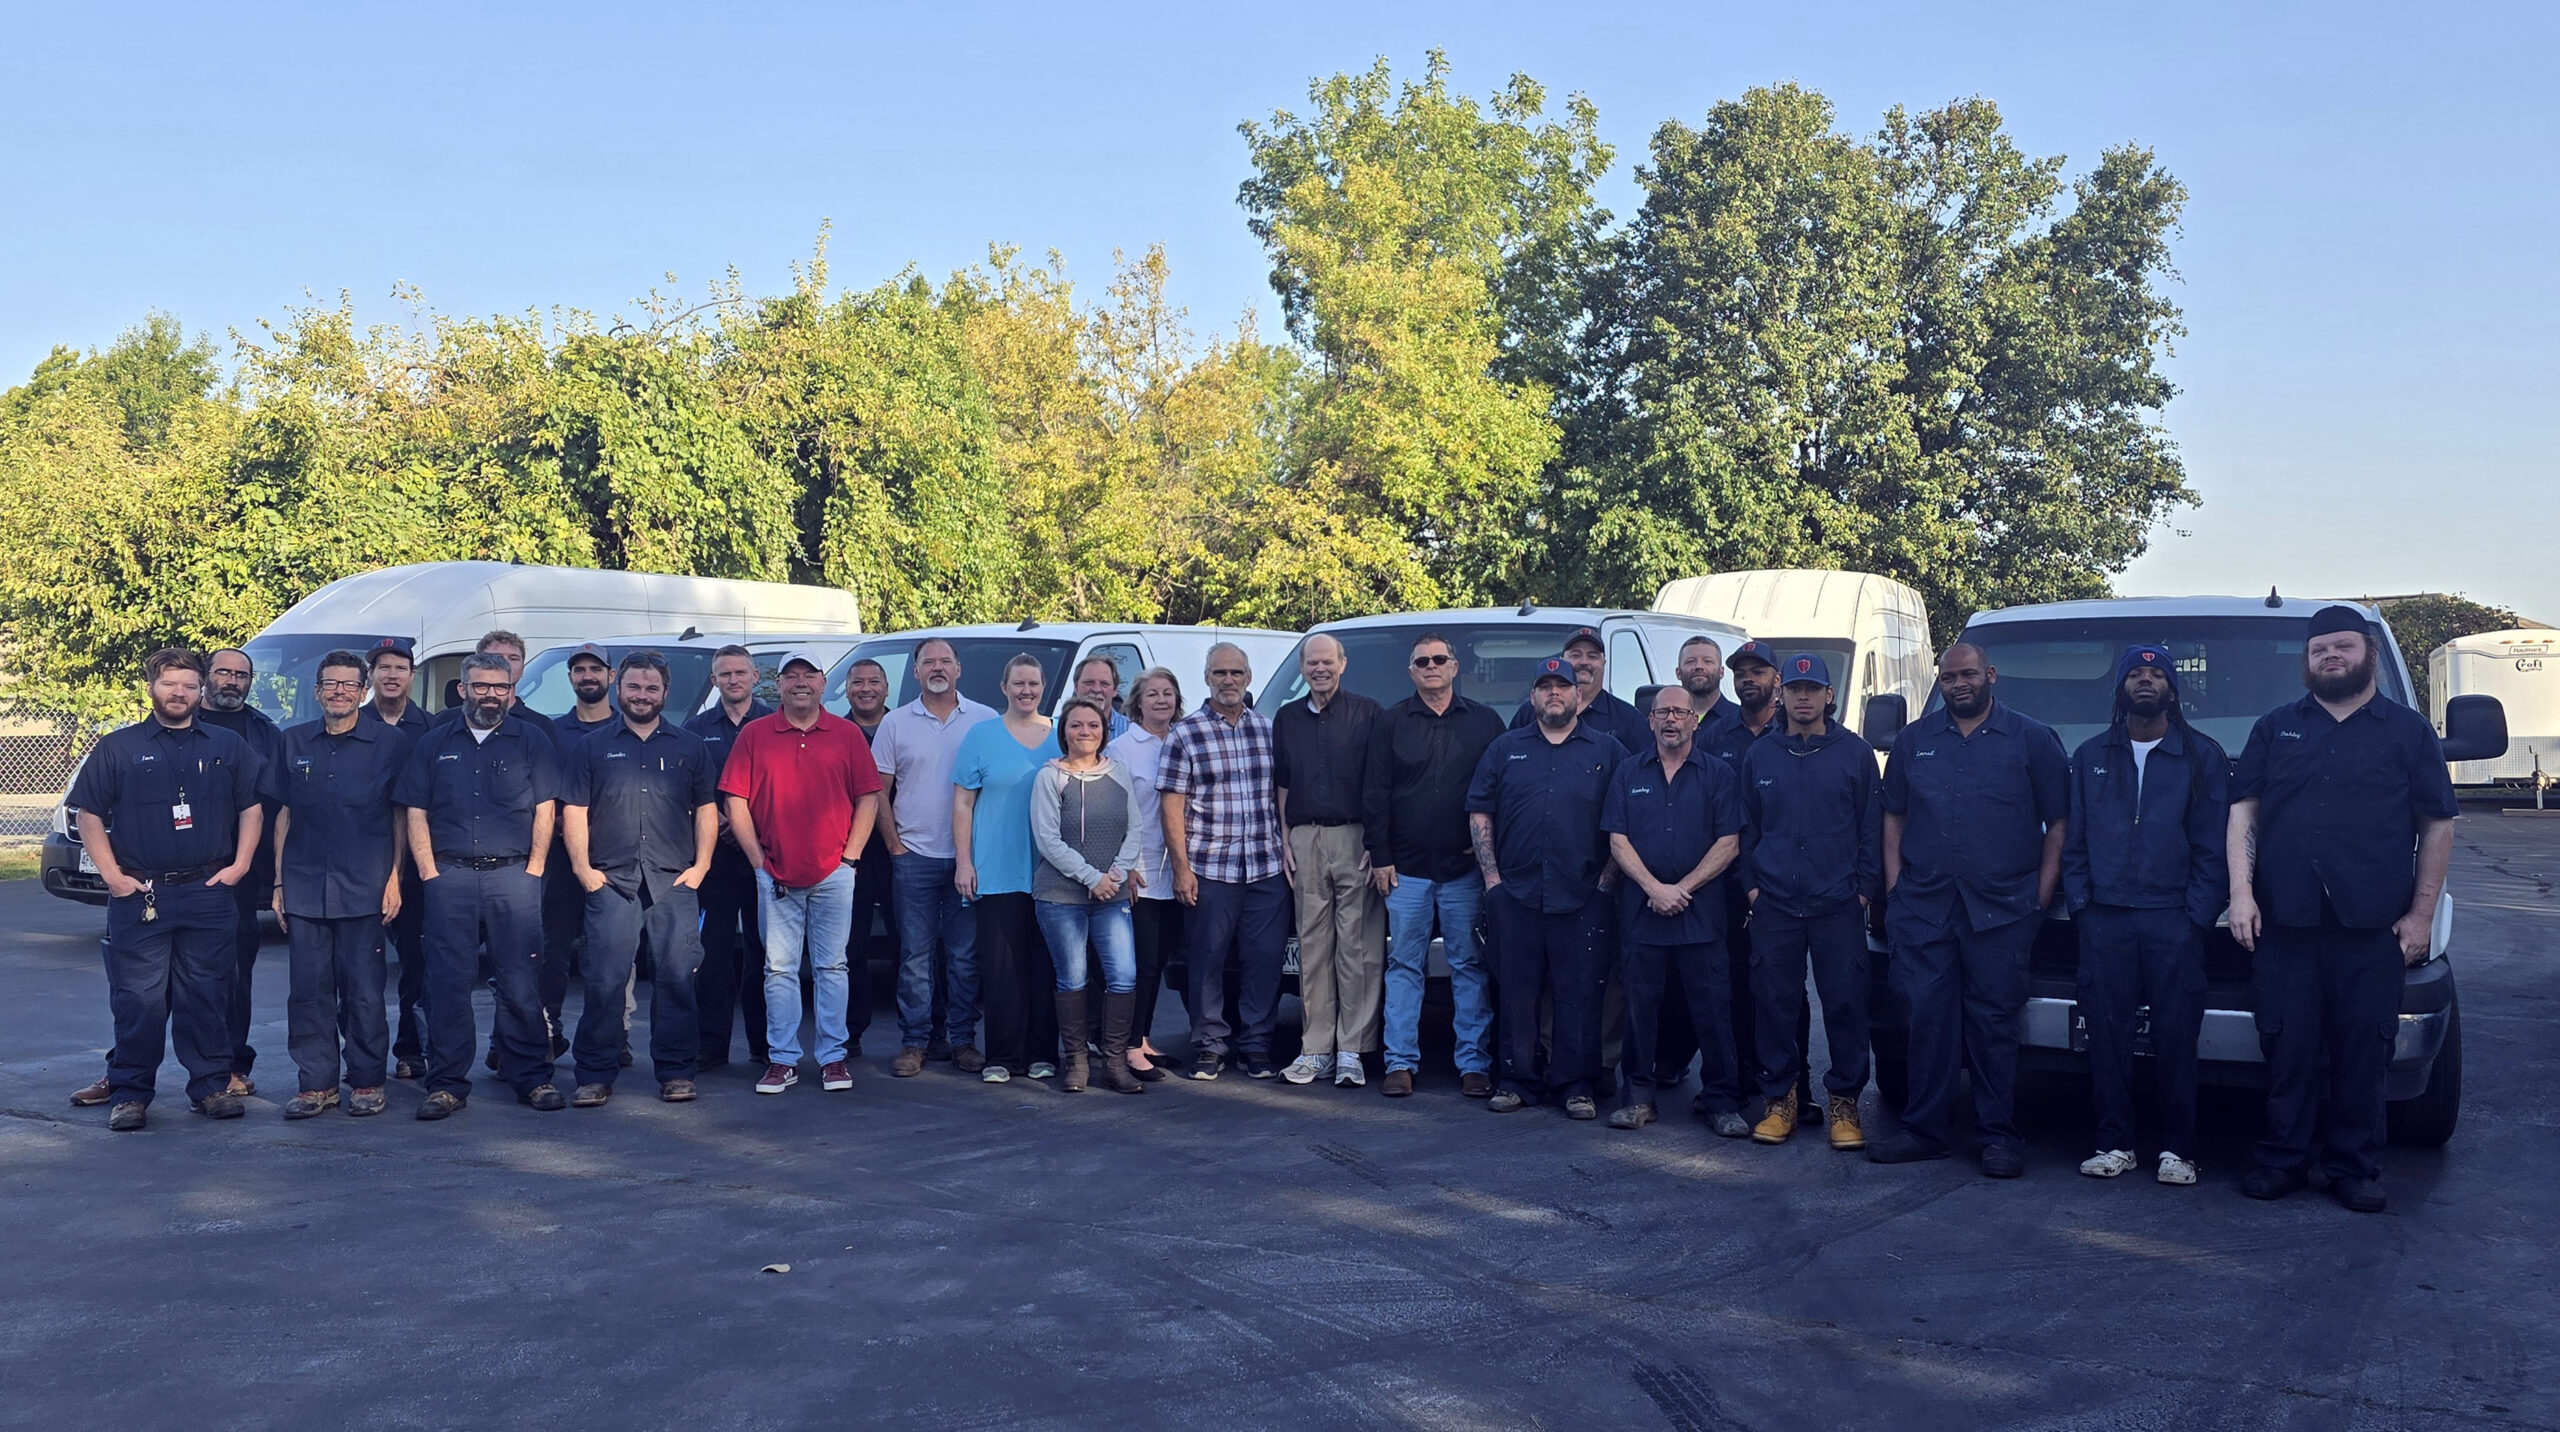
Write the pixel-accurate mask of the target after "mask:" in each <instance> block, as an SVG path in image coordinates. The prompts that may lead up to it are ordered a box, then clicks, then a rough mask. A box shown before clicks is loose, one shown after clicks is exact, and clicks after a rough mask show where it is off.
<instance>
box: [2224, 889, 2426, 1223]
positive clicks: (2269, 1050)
mask: <svg viewBox="0 0 2560 1432" xmlns="http://www.w3.org/2000/svg"><path fill="white" fill-rule="evenodd" d="M2322 913H2323V914H2324V915H2325V914H2327V913H2328V912H2327V911H2325V910H2324V911H2323V912H2322ZM2255 964H2256V969H2257V986H2258V999H2257V1004H2258V1046H2259V1048H2260V1049H2261V1050H2263V1051H2264V1052H2265V1054H2266V1060H2267V1132H2266V1136H2265V1137H2264V1138H2262V1139H2260V1140H2259V1141H2258V1147H2257V1150H2256V1153H2257V1159H2258V1162H2259V1163H2260V1164H2262V1165H2264V1166H2265V1167H2268V1168H2283V1169H2307V1168H2308V1166H2309V1165H2310V1162H2311V1156H2312V1147H2311V1146H2312V1144H2313V1142H2314V1141H2315V1139H2316V1140H2317V1142H2318V1143H2319V1145H2320V1150H2319V1154H2320V1167H2321V1169H2322V1171H2323V1172H2325V1173H2327V1174H2328V1175H2329V1176H2330V1177H2331V1178H2365V1179H2372V1178H2380V1177H2382V1164H2381V1161H2380V1154H2381V1152H2382V1141H2383V1081H2384V1080H2385V1079H2386V1078H2388V1077H2389V1075H2390V1073H2391V1045H2392V1041H2393V1040H2394V1039H2395V1038H2396V1037H2397V1036H2398V1033H2399V1028H2400V986H2401V981H2402V980H2403V979H2404V978H2405V976H2404V975H2403V974H2402V970H2403V968H2404V962H2403V961H2402V960H2401V958H2400V937H2399V936H2398V935H2396V934H2394V933H2392V932H2391V931H2390V930H2388V929H2383V930H2350V929H2347V928H2346V927H2344V926H2342V925H2339V924H2337V923H2335V917H2334V916H2332V917H2331V918H2330V919H2328V920H2326V921H2324V922H2323V923H2321V924H2319V925H2316V926H2312V927H2308V928H2303V927H2294V926H2284V925H2269V926H2267V927H2266V932H2265V933H2264V934H2262V935H2260V936H2259V937H2258V949H2257V959H2256V961H2255Z"/></svg>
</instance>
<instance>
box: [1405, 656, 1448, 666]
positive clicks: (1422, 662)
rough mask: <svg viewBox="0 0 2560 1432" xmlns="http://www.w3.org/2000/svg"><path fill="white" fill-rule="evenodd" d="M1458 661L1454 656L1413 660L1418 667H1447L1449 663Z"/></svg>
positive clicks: (1416, 658) (1422, 657) (1426, 657)
mask: <svg viewBox="0 0 2560 1432" xmlns="http://www.w3.org/2000/svg"><path fill="white" fill-rule="evenodd" d="M1456 660H1457V658H1456V657H1454V656H1449V655H1446V654H1436V655H1432V656H1417V657H1415V658H1414V659H1413V664H1414V665H1416V666H1447V665H1448V664H1449V663H1451V662H1453V661H1456Z"/></svg>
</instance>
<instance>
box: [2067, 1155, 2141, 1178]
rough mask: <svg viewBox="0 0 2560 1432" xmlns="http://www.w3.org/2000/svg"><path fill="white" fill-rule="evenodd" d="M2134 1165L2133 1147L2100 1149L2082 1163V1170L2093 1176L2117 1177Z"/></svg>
mask: <svg viewBox="0 0 2560 1432" xmlns="http://www.w3.org/2000/svg"><path fill="white" fill-rule="evenodd" d="M2132 1167H2133V1151H2132V1150H2131V1149H2100V1150H2099V1151H2098V1152H2096V1153H2094V1154H2091V1155H2090V1156H2089V1157H2088V1159H2087V1160H2085V1161H2084V1162H2083V1163H2082V1164H2081V1165H2080V1171H2081V1172H2082V1173H2084V1174H2087V1175H2088V1176H2089V1177H2091V1178H2115V1177H2117V1176H2118V1175H2120V1174H2122V1173H2123V1172H2124V1171H2125V1170H2127V1169H2129V1168H2132Z"/></svg>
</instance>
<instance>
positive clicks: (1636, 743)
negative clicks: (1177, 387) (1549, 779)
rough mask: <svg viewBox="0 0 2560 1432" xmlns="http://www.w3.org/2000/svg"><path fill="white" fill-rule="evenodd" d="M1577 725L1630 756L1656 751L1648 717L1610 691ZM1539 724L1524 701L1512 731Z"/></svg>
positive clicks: (1599, 697) (1594, 699)
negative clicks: (1647, 720)
mask: <svg viewBox="0 0 2560 1432" xmlns="http://www.w3.org/2000/svg"><path fill="white" fill-rule="evenodd" d="M1574 722H1575V724H1576V725H1581V726H1588V727H1590V728H1592V729H1593V730H1595V731H1598V732H1600V733H1602V734H1603V735H1606V736H1607V737H1609V739H1611V740H1613V741H1615V742H1617V743H1618V746H1619V748H1620V749H1621V750H1624V751H1626V752H1627V753H1628V754H1630V755H1632V754H1634V753H1635V752H1637V751H1650V750H1652V749H1653V727H1652V726H1651V725H1650V724H1648V723H1647V722H1646V721H1645V719H1644V713H1643V712H1641V711H1638V710H1637V709H1636V708H1635V703H1634V702H1631V701H1629V700H1627V699H1626V698H1625V697H1623V696H1619V695H1617V694H1616V693H1614V692H1612V691H1610V690H1609V689H1608V688H1606V687H1603V688H1601V691H1600V694H1599V695H1597V696H1594V697H1592V698H1591V704H1590V705H1588V706H1585V707H1583V708H1582V714H1581V715H1579V716H1577V717H1575V718H1574ZM1537 724H1538V712H1537V709H1536V708H1535V707H1533V706H1531V705H1530V704H1529V702H1528V699H1527V698H1526V697H1523V698H1522V699H1521V702H1520V706H1519V709H1517V710H1515V711H1513V712H1512V713H1511V729H1512V730H1514V731H1519V730H1524V729H1526V728H1528V727H1531V726H1535V725H1537ZM1503 878H1504V879H1505V880H1508V879H1510V878H1511V877H1509V876H1507V875H1506V876H1504V877H1503Z"/></svg>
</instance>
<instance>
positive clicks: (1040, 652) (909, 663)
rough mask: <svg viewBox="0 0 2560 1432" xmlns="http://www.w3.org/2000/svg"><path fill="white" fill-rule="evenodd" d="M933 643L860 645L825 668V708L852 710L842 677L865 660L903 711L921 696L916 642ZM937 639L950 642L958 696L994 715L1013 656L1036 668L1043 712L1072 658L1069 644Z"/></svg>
mask: <svg viewBox="0 0 2560 1432" xmlns="http://www.w3.org/2000/svg"><path fill="white" fill-rule="evenodd" d="M929 639H934V638H927V637H923V636H912V635H911V636H884V637H879V638H877V639H875V640H872V641H866V642H864V643H863V644H862V645H860V646H857V647H855V648H854V649H853V650H851V651H848V652H846V653H845V654H844V655H843V656H842V657H840V658H838V660H837V661H836V664H835V665H834V666H832V667H829V668H828V669H827V709H828V710H829V711H832V712H834V713H835V714H837V715H838V716H843V715H846V714H848V713H849V712H850V711H851V710H852V709H853V708H852V707H851V706H849V705H847V704H846V702H845V699H844V674H845V672H846V671H848V670H850V669H851V668H852V666H853V664H854V663H855V662H857V661H861V660H863V659H865V658H869V659H870V660H872V661H876V662H878V663H880V670H881V673H882V674H883V675H885V676H887V677H888V678H889V704H890V705H892V706H904V705H905V704H907V703H908V702H910V701H913V700H915V699H916V698H917V697H918V696H920V695H922V694H924V693H923V688H921V687H919V686H917V685H916V674H915V658H916V646H917V644H918V643H920V642H923V641H926V640H929ZM938 639H939V640H944V641H948V642H950V643H951V649H952V652H953V654H954V655H956V656H958V657H959V658H960V694H961V695H963V696H966V697H968V698H969V699H970V700H972V701H975V702H978V703H979V704H981V705H984V706H989V707H992V708H994V709H995V710H997V711H1002V710H1003V709H1004V707H1005V701H1004V690H1003V687H1004V669H1005V665H1006V663H1008V662H1010V661H1012V660H1013V659H1014V658H1015V657H1017V656H1025V655H1027V656H1031V657H1034V658H1036V659H1038V661H1039V663H1040V679H1041V681H1042V682H1043V683H1044V689H1045V690H1046V692H1047V695H1046V696H1044V697H1043V698H1042V699H1041V705H1042V706H1043V707H1044V708H1048V707H1054V706H1056V705H1057V703H1058V700H1059V698H1060V696H1061V695H1062V693H1061V692H1060V691H1059V689H1058V688H1059V683H1061V682H1063V681H1065V680H1066V676H1067V663H1068V662H1069V661H1071V660H1073V659H1074V657H1075V654H1076V644H1075V643H1074V642H1071V641H1056V640H1046V641H1043V640H1037V639H1033V638H1028V637H1017V636H962V637H944V638H938Z"/></svg>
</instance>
